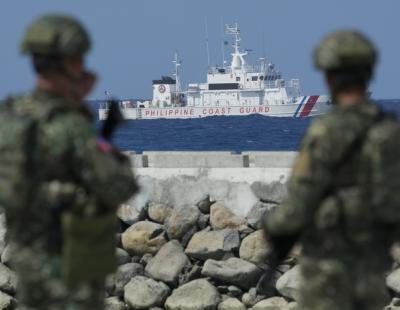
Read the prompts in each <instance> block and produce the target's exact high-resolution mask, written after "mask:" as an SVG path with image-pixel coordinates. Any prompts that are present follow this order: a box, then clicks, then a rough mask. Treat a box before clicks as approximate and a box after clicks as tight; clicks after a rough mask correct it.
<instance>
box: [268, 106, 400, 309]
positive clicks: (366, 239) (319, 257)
mask: <svg viewBox="0 0 400 310" xmlns="http://www.w3.org/2000/svg"><path fill="white" fill-rule="evenodd" d="M379 115H380V111H379V109H378V107H377V106H375V105H374V104H372V103H370V102H364V103H361V104H359V105H354V106H350V107H341V106H335V107H334V109H333V110H332V111H331V112H330V113H328V114H326V115H324V116H323V117H322V118H320V119H317V120H315V121H314V123H313V124H312V125H311V127H310V128H309V130H308V132H307V134H306V136H305V138H304V140H303V142H302V145H301V148H300V151H299V154H298V157H297V159H296V161H295V164H294V167H293V171H292V176H291V178H290V180H289V183H288V196H287V198H286V199H285V200H284V201H283V202H282V204H281V205H280V206H279V207H278V208H276V209H275V210H273V211H272V212H271V213H269V214H267V215H266V226H267V230H268V232H269V233H270V234H271V236H280V235H293V234H300V233H301V236H302V237H301V243H302V247H303V251H302V274H303V284H302V286H301V292H300V295H301V299H300V303H299V306H300V309H302V310H306V309H307V310H308V309H309V310H316V309H325V310H329V309H354V310H355V309H381V308H383V306H384V305H386V304H387V302H388V300H387V296H386V287H385V283H384V275H383V273H384V271H386V270H387V269H388V268H389V267H390V263H391V259H390V256H389V247H390V245H391V244H392V240H393V237H394V236H393V230H392V229H391V228H392V227H393V226H391V225H393V224H395V223H399V222H400V215H399V213H400V212H398V205H397V206H396V207H394V206H393V205H389V204H377V205H375V204H372V203H371V201H372V200H373V199H372V198H371V196H373V195H372V194H371V191H374V190H375V191H376V190H379V187H377V188H368V189H366V188H364V187H363V186H364V185H365V184H366V183H360V182H361V181H360V178H361V177H360V175H364V172H365V173H366V174H368V172H369V171H371V167H372V166H373V165H372V164H371V162H369V161H367V160H365V156H366V155H365V154H364V149H368V147H364V144H365V145H366V146H367V145H368V143H367V142H366V141H364V142H363V143H362V144H360V145H358V146H357V143H356V142H357V140H358V139H360V137H362V136H365V133H366V132H367V133H368V132H369V130H372V131H375V129H374V128H375V127H374V126H375V125H376V120H377V119H378V118H379ZM384 123H386V121H385V122H384ZM392 123H394V122H392ZM378 127H379V129H378V131H379V130H380V131H381V133H382V131H385V129H384V128H385V125H382V126H381V125H379V126H378ZM371 128H372V129H371ZM398 132H399V131H398ZM368 139H369V137H368ZM367 141H368V140H367ZM385 143H386V144H387V143H389V145H387V146H386V148H387V149H391V150H392V153H395V154H398V152H396V149H397V147H396V146H395V143H396V142H395V140H393V139H392V141H390V140H387V141H385ZM355 145H356V146H357V147H356V148H355V150H354V152H352V153H351V156H349V157H346V154H348V151H349V149H350V148H354V146H355ZM370 151H371V150H370ZM370 155H371V154H370ZM343 158H346V160H345V161H343ZM397 158H398V157H397ZM378 169H379V168H378ZM360 172H363V173H360ZM398 172H400V171H398ZM392 174H393V173H392ZM386 181H387V182H390V180H386ZM382 185H383V184H382V183H381V184H379V186H382ZM391 188H393V187H391ZM392 194H393V192H392ZM392 196H393V195H392ZM377 214H385V216H384V217H383V216H382V217H381V218H379V217H377V216H376V215H377ZM389 214H390V215H389ZM389 218H390V219H391V220H390V221H389Z"/></svg>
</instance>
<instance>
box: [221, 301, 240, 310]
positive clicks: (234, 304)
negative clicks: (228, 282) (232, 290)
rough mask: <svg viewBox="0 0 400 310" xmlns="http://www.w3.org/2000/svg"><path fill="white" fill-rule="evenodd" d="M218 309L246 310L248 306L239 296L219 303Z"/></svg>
mask: <svg viewBox="0 0 400 310" xmlns="http://www.w3.org/2000/svg"><path fill="white" fill-rule="evenodd" d="M218 310H246V307H245V306H244V305H243V304H242V303H241V302H240V301H239V300H238V299H237V298H228V299H225V300H224V301H223V302H221V303H220V304H219V305H218Z"/></svg>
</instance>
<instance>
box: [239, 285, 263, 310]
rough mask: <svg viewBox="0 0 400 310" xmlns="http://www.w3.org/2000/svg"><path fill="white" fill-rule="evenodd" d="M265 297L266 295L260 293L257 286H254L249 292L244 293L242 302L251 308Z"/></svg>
mask: <svg viewBox="0 0 400 310" xmlns="http://www.w3.org/2000/svg"><path fill="white" fill-rule="evenodd" d="M263 299H265V296H263V295H258V294H257V290H256V288H254V287H253V288H251V289H250V290H249V291H248V292H247V293H245V294H243V296H242V303H243V304H244V305H245V306H246V307H249V308H250V307H252V306H254V305H255V304H256V303H258V302H259V301H261V300H263Z"/></svg>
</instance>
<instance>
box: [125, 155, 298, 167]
mask: <svg viewBox="0 0 400 310" xmlns="http://www.w3.org/2000/svg"><path fill="white" fill-rule="evenodd" d="M296 154H297V152H281V151H278V152H243V153H233V152H179V151H176V152H175V151H173V152H169V151H168V152H143V154H136V153H134V152H127V155H128V156H129V157H130V159H131V163H132V166H133V167H134V168H249V167H251V168H257V167H259V168H291V167H292V165H293V161H294V159H295V157H296Z"/></svg>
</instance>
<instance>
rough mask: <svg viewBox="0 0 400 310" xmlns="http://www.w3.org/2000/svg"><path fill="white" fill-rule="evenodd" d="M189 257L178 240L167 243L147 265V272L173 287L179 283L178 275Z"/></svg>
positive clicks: (187, 262)
mask: <svg viewBox="0 0 400 310" xmlns="http://www.w3.org/2000/svg"><path fill="white" fill-rule="evenodd" d="M187 264H189V259H188V258H187V256H186V255H185V253H184V252H183V248H182V246H181V245H180V243H179V242H178V241H177V240H172V241H170V242H168V243H166V244H165V245H164V246H163V247H162V248H161V249H160V250H159V251H158V253H157V254H156V256H154V257H153V258H152V259H151V260H150V261H149V263H148V264H147V266H146V269H145V271H146V274H147V275H149V276H150V277H152V278H153V279H156V280H161V281H163V282H165V283H167V284H168V285H170V286H172V287H176V285H177V284H178V276H179V274H180V273H181V272H182V270H183V268H184V267H185V265H187Z"/></svg>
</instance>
